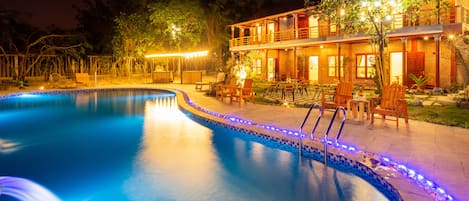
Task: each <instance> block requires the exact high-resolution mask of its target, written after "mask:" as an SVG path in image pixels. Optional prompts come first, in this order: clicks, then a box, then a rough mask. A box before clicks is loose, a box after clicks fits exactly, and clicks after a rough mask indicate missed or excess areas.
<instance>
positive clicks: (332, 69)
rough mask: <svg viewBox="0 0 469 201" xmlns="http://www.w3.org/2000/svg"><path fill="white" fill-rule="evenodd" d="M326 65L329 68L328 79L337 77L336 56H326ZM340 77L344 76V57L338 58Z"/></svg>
mask: <svg viewBox="0 0 469 201" xmlns="http://www.w3.org/2000/svg"><path fill="white" fill-rule="evenodd" d="M327 64H328V66H329V68H328V73H327V75H328V76H329V77H338V76H339V72H338V71H337V56H328V57H327ZM340 75H341V77H343V76H344V56H340Z"/></svg>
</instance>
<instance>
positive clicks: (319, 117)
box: [298, 104, 322, 157]
mask: <svg viewBox="0 0 469 201" xmlns="http://www.w3.org/2000/svg"><path fill="white" fill-rule="evenodd" d="M315 107H316V108H318V109H319V116H318V118H317V120H316V124H315V125H314V129H313V131H311V139H312V140H313V139H314V133H315V132H316V128H317V127H318V125H319V121H320V120H321V116H322V115H321V114H322V108H321V106H320V105H319V104H313V105H311V107H309V110H308V113H306V116H305V118H304V119H303V123H302V124H301V126H300V129H299V130H300V132H299V134H298V154H299V156H300V157H301V149H302V147H303V144H302V139H303V128H304V126H305V124H306V121H308V119H309V115H310V114H311V111H312V110H313V109H314V108H315Z"/></svg>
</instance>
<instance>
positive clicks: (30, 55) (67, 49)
mask: <svg viewBox="0 0 469 201" xmlns="http://www.w3.org/2000/svg"><path fill="white" fill-rule="evenodd" d="M0 30H1V36H2V37H1V40H0V51H1V53H2V54H3V55H4V58H5V59H8V57H7V56H6V54H7V53H10V54H16V55H17V56H18V57H19V58H20V60H19V62H18V63H19V66H17V68H15V69H14V72H15V76H14V77H15V79H16V80H17V81H24V79H25V77H26V75H27V74H28V73H29V72H30V71H31V70H32V68H33V67H34V66H35V65H36V64H37V63H38V62H40V61H41V59H42V58H43V56H44V55H46V54H57V53H60V54H73V55H75V56H77V55H78V54H79V52H80V50H82V49H81V48H80V49H79V50H78V47H83V46H84V45H85V44H84V43H83V40H81V39H80V37H79V35H72V34H67V33H46V32H43V31H40V30H39V29H37V28H35V27H33V26H31V25H28V24H22V23H18V22H17V21H16V16H15V14H14V12H13V13H11V12H1V11H0ZM56 32H61V31H59V30H56ZM6 63H9V62H6Z"/></svg>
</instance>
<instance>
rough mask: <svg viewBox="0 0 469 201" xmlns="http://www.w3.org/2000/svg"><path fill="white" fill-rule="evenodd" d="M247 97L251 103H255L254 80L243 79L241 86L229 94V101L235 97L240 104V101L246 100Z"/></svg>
mask: <svg viewBox="0 0 469 201" xmlns="http://www.w3.org/2000/svg"><path fill="white" fill-rule="evenodd" d="M249 98H250V99H251V102H252V103H256V99H255V98H254V82H253V80H252V79H245V80H244V84H243V87H240V88H237V89H236V91H235V92H234V93H233V94H231V96H230V103H231V102H232V101H233V99H235V100H237V101H238V102H239V104H240V105H241V102H242V101H245V102H246V100H247V99H249Z"/></svg>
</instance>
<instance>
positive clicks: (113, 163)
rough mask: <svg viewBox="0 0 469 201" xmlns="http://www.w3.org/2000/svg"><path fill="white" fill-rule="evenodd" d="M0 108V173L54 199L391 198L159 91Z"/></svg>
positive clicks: (83, 94)
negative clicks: (205, 118)
mask: <svg viewBox="0 0 469 201" xmlns="http://www.w3.org/2000/svg"><path fill="white" fill-rule="evenodd" d="M0 101H1V104H0V164H1V168H0V176H15V177H22V178H27V179H30V180H32V181H35V182H37V183H39V184H41V185H43V186H44V187H46V188H47V189H49V190H50V191H52V192H53V193H54V194H56V195H57V196H58V197H59V198H61V199H62V200H171V201H172V200H225V201H229V200H266V201H271V200H279V201H280V200H282V201H284V200H341V201H342V200H359V201H364V200H373V201H380V200H389V199H388V198H386V197H385V195H384V193H382V192H380V191H379V190H378V189H377V188H376V187H375V186H373V185H371V184H369V183H367V182H366V181H365V180H364V179H362V178H360V177H358V176H355V175H354V174H352V173H351V172H349V171H346V170H338V169H333V168H330V167H324V165H323V164H322V163H320V162H316V161H314V160H311V159H305V158H303V159H302V160H301V163H300V162H299V161H298V160H299V159H298V156H297V154H296V153H294V152H289V151H285V150H280V149H277V148H275V147H273V146H266V145H263V144H261V143H258V142H254V141H251V140H249V139H246V138H245V137H243V135H240V134H239V133H238V132H237V131H233V130H230V129H226V128H223V127H221V126H217V125H212V124H210V125H208V124H207V125H202V124H201V123H200V122H199V121H195V120H194V119H191V118H190V116H191V115H186V114H184V113H183V112H181V111H180V110H179V109H178V107H177V103H176V99H175V97H174V95H173V94H170V93H167V92H162V91H155V90H112V91H111V90H98V91H75V92H73V93H65V94H62V93H54V94H42V95H41V94H39V95H23V96H17V97H11V98H7V99H4V100H0ZM4 199H5V200H13V199H11V198H8V197H6V196H4V195H1V196H0V200H4Z"/></svg>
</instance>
